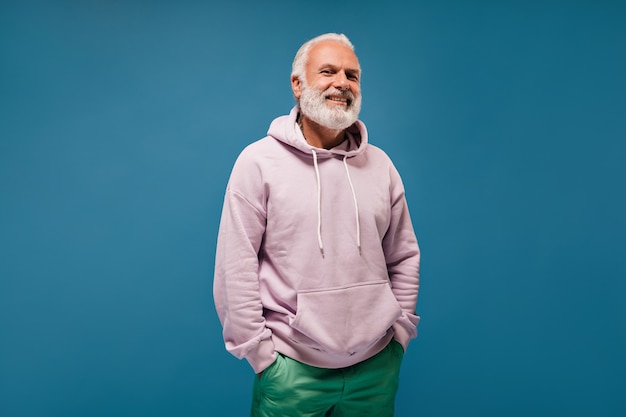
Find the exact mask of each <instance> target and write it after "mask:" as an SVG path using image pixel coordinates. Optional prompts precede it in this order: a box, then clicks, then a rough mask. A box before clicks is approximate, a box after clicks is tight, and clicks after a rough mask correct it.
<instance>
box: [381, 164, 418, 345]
mask: <svg viewBox="0 0 626 417" xmlns="http://www.w3.org/2000/svg"><path fill="white" fill-rule="evenodd" d="M390 174H391V186H390V193H391V196H390V197H391V221H390V224H389V229H388V230H387V233H386V234H385V237H384V238H383V250H384V252H385V260H386V262H387V271H388V273H389V279H390V281H391V289H392V291H393V294H394V295H395V297H396V300H397V301H398V303H399V304H400V307H401V308H402V316H401V317H400V318H399V319H398V321H396V323H394V324H393V330H394V337H395V339H396V340H397V341H398V342H400V344H402V346H403V347H404V350H406V348H407V345H408V343H409V341H410V340H411V339H412V338H414V337H416V336H417V325H418V323H419V320H420V318H419V316H418V315H416V313H415V306H416V304H417V294H418V292H419V266H420V250H419V247H418V244H417V239H416V237H415V232H414V231H413V225H412V223H411V218H410V216H409V210H408V207H407V202H406V198H405V195H404V187H403V185H402V181H401V179H400V175H399V174H398V172H397V171H396V170H395V168H393V167H392V168H391V173H390Z"/></svg>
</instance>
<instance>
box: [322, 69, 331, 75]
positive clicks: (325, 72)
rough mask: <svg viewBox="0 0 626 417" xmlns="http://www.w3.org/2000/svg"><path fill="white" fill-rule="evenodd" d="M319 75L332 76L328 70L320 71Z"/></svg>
mask: <svg viewBox="0 0 626 417" xmlns="http://www.w3.org/2000/svg"><path fill="white" fill-rule="evenodd" d="M320 74H324V75H330V74H332V72H331V71H330V70H329V69H323V70H321V71H320Z"/></svg>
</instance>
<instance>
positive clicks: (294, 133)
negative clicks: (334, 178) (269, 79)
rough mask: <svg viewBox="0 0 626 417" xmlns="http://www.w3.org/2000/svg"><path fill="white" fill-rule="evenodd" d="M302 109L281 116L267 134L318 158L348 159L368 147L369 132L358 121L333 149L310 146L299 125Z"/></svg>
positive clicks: (271, 125)
mask: <svg viewBox="0 0 626 417" xmlns="http://www.w3.org/2000/svg"><path fill="white" fill-rule="evenodd" d="M299 112H300V108H299V107H298V106H297V105H296V106H294V107H293V108H292V109H291V112H289V114H288V115H286V116H280V117H277V118H276V119H274V121H272V124H270V128H269V130H268V132H267V134H268V135H269V136H271V137H273V138H274V139H277V140H279V141H281V142H283V143H285V144H287V145H289V146H291V147H293V148H295V149H297V150H299V151H301V152H303V153H305V154H307V155H312V154H313V151H315V154H317V157H318V158H328V157H331V156H333V155H341V156H347V157H348V158H350V157H353V156H356V155H359V154H360V153H361V152H363V151H364V150H365V148H366V147H367V130H366V129H365V124H363V122H361V121H360V120H357V121H356V122H355V123H354V124H353V125H352V126H350V127H349V128H348V129H347V133H348V135H347V140H345V141H343V142H342V143H340V144H339V145H337V146H336V147H334V148H331V149H321V148H316V147H314V146H311V145H309V144H308V143H307V142H306V140H305V139H304V135H303V134H302V131H301V130H300V127H299V126H298V123H297V121H296V120H297V118H298V113H299Z"/></svg>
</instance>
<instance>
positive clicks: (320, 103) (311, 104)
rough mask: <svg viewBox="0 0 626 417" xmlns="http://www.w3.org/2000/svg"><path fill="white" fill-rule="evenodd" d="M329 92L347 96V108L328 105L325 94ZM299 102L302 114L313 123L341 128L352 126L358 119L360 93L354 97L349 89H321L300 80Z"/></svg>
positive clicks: (336, 128)
mask: <svg viewBox="0 0 626 417" xmlns="http://www.w3.org/2000/svg"><path fill="white" fill-rule="evenodd" d="M330 94H332V95H340V96H344V97H347V98H348V100H349V101H350V104H349V105H348V108H346V109H344V108H342V107H341V106H329V105H328V104H327V103H326V96H328V95H330ZM299 104H300V110H301V111H302V114H304V115H305V116H306V117H308V118H309V119H311V120H313V121H314V122H315V123H318V124H320V125H322V126H324V127H327V128H329V129H334V130H342V129H346V128H348V127H350V126H352V124H354V122H356V121H357V120H358V118H359V112H360V111H361V95H360V94H359V95H358V96H356V97H355V96H354V94H352V93H351V92H350V91H341V90H337V89H336V88H334V87H330V88H328V89H327V90H325V91H322V90H318V89H316V88H313V87H309V86H308V85H307V84H306V83H305V82H302V93H301V95H300V103H299Z"/></svg>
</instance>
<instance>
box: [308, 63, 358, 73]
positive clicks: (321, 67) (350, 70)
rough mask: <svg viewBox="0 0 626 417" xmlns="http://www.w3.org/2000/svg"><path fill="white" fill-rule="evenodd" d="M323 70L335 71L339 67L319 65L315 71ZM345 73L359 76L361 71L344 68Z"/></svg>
mask: <svg viewBox="0 0 626 417" xmlns="http://www.w3.org/2000/svg"><path fill="white" fill-rule="evenodd" d="M324 68H330V69H333V70H337V69H338V68H339V67H338V66H336V65H333V64H321V65H320V66H319V67H318V68H317V69H318V71H319V70H322V69H324ZM345 71H346V73H352V74H357V75H360V74H361V69H360V68H346V69H345Z"/></svg>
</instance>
